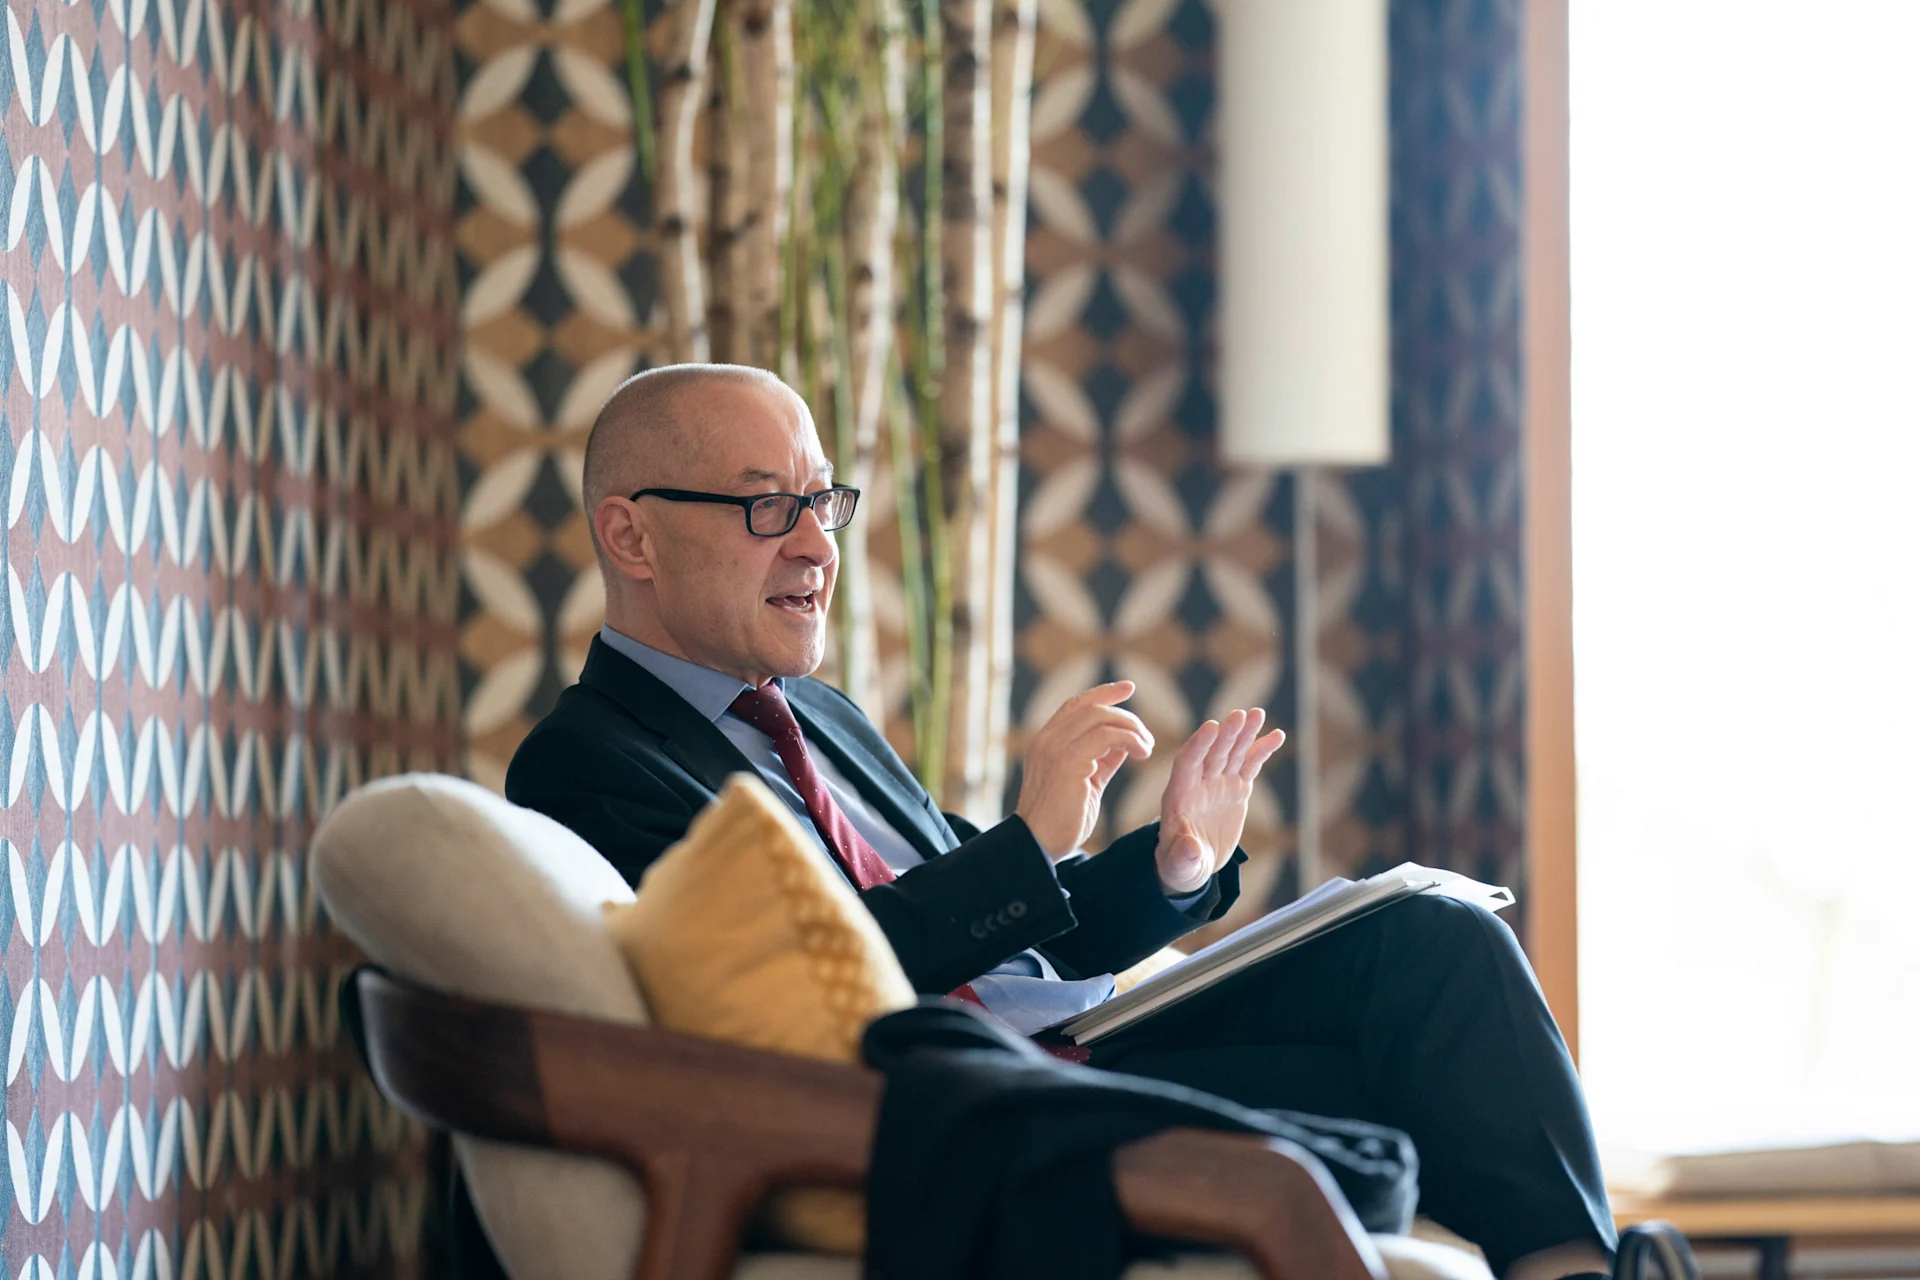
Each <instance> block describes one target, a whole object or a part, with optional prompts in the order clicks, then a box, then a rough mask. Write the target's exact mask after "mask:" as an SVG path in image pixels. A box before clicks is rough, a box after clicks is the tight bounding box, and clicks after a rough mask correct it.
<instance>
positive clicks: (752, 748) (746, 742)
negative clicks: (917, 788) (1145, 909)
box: [600, 626, 1201, 1035]
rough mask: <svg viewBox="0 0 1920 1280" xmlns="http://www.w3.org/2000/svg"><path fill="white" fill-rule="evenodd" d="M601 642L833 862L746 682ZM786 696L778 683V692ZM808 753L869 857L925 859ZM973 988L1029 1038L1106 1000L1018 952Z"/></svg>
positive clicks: (610, 640)
mask: <svg viewBox="0 0 1920 1280" xmlns="http://www.w3.org/2000/svg"><path fill="white" fill-rule="evenodd" d="M600 639H601V640H602V641H603V642H605V644H606V646H607V647H608V648H609V649H612V650H613V651H614V652H615V653H618V654H620V655H621V656H622V657H625V658H629V659H631V660H632V661H634V662H637V663H639V664H640V666H641V667H643V668H645V670H646V671H647V673H648V674H649V675H651V676H652V677H653V678H654V679H656V680H658V681H659V682H660V683H661V684H664V685H666V686H667V688H669V689H671V690H673V691H674V692H675V693H677V694H679V695H680V696H681V697H682V698H685V699H686V700H687V702H688V703H689V704H690V705H691V706H692V707H693V709H694V710H695V711H698V712H699V713H700V714H701V715H703V716H705V717H706V718H707V719H709V720H711V721H712V722H713V723H714V726H715V727H716V728H718V729H719V730H720V732H721V733H723V734H725V735H726V736H727V741H729V742H731V743H733V745H734V746H736V747H738V748H739V749H740V754H742V755H744V756H745V757H746V758H747V762H748V763H749V764H751V765H752V766H753V767H754V770H755V772H757V773H758V774H759V775H760V777H761V779H762V780H763V781H765V782H766V784H767V786H768V787H769V788H771V789H772V791H773V793H774V794H775V795H776V796H779V797H780V799H781V800H782V801H783V802H785V804H786V805H787V807H788V808H790V809H792V810H793V812H794V813H795V814H796V815H797V816H798V817H799V819H800V824H801V826H802V827H804V828H805V829H806V830H807V831H808V832H809V833H810V834H811V835H812V836H813V838H814V840H815V841H817V842H818V843H819V845H820V850H821V852H822V853H823V854H825V855H826V856H828V857H832V856H833V855H832V854H831V853H830V852H829V851H828V849H827V843H826V841H825V840H823V839H821V837H820V833H819V832H818V831H817V830H815V828H814V825H813V819H812V818H811V817H810V816H809V815H808V813H807V804H806V801H804V800H802V799H801V798H800V793H799V791H798V790H796V789H795V788H794V785H793V779H792V778H791V777H790V776H788V774H787V767H786V765H784V764H783V763H781V760H780V753H779V752H778V751H776V750H775V749H774V746H773V739H772V738H769V737H768V736H767V735H766V734H764V733H761V732H760V731H759V730H758V729H756V728H754V727H753V726H752V725H750V724H748V723H747V722H746V721H745V720H742V719H741V718H740V717H739V716H737V715H734V714H733V712H732V711H731V710H730V708H731V707H732V706H733V700H734V699H735V698H737V697H739V696H740V695H741V694H742V693H743V692H745V691H746V689H747V685H746V684H744V683H742V682H741V681H740V680H738V679H736V678H735V677H733V676H730V675H725V674H723V673H721V672H718V671H714V670H711V669H709V668H707V667H703V666H700V665H698V664H697V663H692V662H688V661H687V660H686V659H684V658H676V657H673V656H672V655H670V654H665V653H661V652H660V651H659V650H658V649H653V648H649V647H648V646H647V645H644V644H641V643H640V642H639V641H638V640H635V639H634V638H633V637H632V636H629V635H626V634H624V633H622V632H619V631H615V630H614V629H613V628H612V627H607V626H603V627H601V628H600ZM785 690H786V685H785V683H784V682H783V683H782V684H781V691H782V692H785ZM803 732H804V731H803ZM807 754H808V755H809V756H811V757H812V758H813V767H814V768H815V769H816V770H818V771H819V774H820V780H821V781H822V782H825V783H826V784H827V790H828V791H829V792H831V793H832V795H833V801H834V803H835V804H837V805H839V806H840V810H841V812H843V813H845V814H846V815H847V820H848V821H849V822H851V823H853V825H854V829H855V830H857V831H858V832H859V833H860V835H861V837H862V838H864V839H865V840H866V842H867V843H868V844H870V845H872V846H873V850H874V852H875V853H877V854H879V855H880V857H881V859H882V860H883V861H884V862H885V863H886V864H887V865H888V866H889V867H892V868H893V870H894V871H895V872H901V871H905V870H907V869H908V868H910V867H916V866H919V865H920V863H922V862H924V861H925V859H924V858H922V857H921V856H920V853H919V851H918V850H917V849H915V848H914V847H913V846H912V845H911V844H909V843H908V842H907V840H906V838H905V837H903V836H902V835H901V834H900V833H899V832H898V831H896V830H894V827H893V824H892V823H890V822H888V821H887V820H886V818H884V817H883V816H881V814H880V813H879V812H878V811H877V810H875V809H874V807H873V806H872V805H870V804H868V803H867V798H866V797H865V796H863V795H861V794H860V789H859V788H858V787H856V786H854V785H853V784H852V783H851V782H849V781H848V780H847V777H846V775H845V774H843V773H841V772H840V770H839V769H838V768H837V767H836V766H835V765H834V763H833V759H832V758H831V757H830V756H828V755H827V753H826V752H824V751H809V752H808V753H807ZM835 865H836V866H837V865H838V864H837V863H836V864H835ZM1200 896H1201V895H1199V894H1195V895H1193V897H1192V898H1189V899H1187V900H1185V901H1182V900H1178V899H1176V900H1175V902H1174V905H1175V906H1184V905H1187V904H1188V903H1190V902H1193V901H1198V899H1199V897H1200ZM972 985H973V989H974V992H975V993H976V994H977V995H979V997H980V999H981V1001H982V1002H983V1003H984V1004H985V1005H986V1006H987V1008H988V1009H989V1010H991V1011H992V1012H993V1014H994V1015H995V1016H996V1017H998V1018H999V1019H1000V1020H1001V1021H1003V1022H1005V1023H1007V1024H1008V1025H1009V1026H1011V1027H1013V1029H1014V1030H1016V1031H1018V1032H1020V1033H1021V1034H1022V1035H1032V1034H1033V1033H1034V1032H1036V1031H1039V1030H1041V1029H1043V1028H1045V1027H1050V1026H1052V1025H1053V1024H1054V1023H1056V1022H1061V1021H1064V1020H1065V1019H1067V1018H1071V1017H1075V1016H1076V1015H1078V1014H1082V1013H1085V1012H1086V1011H1087V1010H1088V1009H1091V1008H1092V1007H1093V1006H1094V1005H1096V1004H1099V1003H1100V1002H1101V1001H1102V1000H1106V999H1108V998H1110V997H1111V996H1112V995H1113V975H1112V974H1110V973H1103V974H1100V975H1098V976H1096V977H1092V978H1081V979H1070V978H1062V977H1061V976H1060V975H1059V974H1058V973H1057V972H1055V971H1054V968H1053V966H1052V965H1051V964H1049V963H1048V962H1047V959H1046V957H1045V956H1043V955H1041V954H1040V953H1039V952H1037V951H1023V952H1021V953H1020V954H1019V955H1017V956H1014V957H1013V958H1011V959H1009V960H1007V961H1006V962H1005V963H1003V964H1001V965H999V966H997V967H996V968H994V969H993V970H992V971H991V972H990V973H984V974H982V975H981V976H979V977H978V978H975V979H974V980H973V984H972Z"/></svg>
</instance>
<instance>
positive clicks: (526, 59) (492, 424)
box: [457, 0, 1524, 911]
mask: <svg viewBox="0 0 1920 1280" xmlns="http://www.w3.org/2000/svg"><path fill="white" fill-rule="evenodd" d="M1518 15H1519V3H1518V0H1394V2H1393V3H1392V5H1391V17H1390V21H1391V40H1392V98H1393V101H1392V121H1393V130H1394V139H1393V141H1394V148H1393V200H1394V205H1393V212H1392V228H1393V231H1392V234H1393V253H1394V292H1393V307H1394V376H1395V388H1394V448H1395V456H1394V461H1393V463H1392V464H1391V465H1390V466H1388V467H1384V468H1378V469H1373V470H1369V471H1362V472H1353V473H1347V474H1337V475H1333V476H1330V477H1329V478H1328V480H1327V482H1326V483H1323V484H1321V485H1320V486H1318V488H1319V501H1318V503H1317V513H1318V523H1317V525H1316V532H1317V542H1318V544H1319V554H1318V563H1317V564H1315V565H1314V566H1313V581H1314V589H1315V590H1316V591H1317V592H1318V593H1319V594H1318V602H1319V606H1320V608H1319V613H1320V634H1319V636H1318V637H1317V640H1316V646H1317V650H1318V652H1319V654H1320V663H1321V666H1320V669H1319V671H1318V672H1317V675H1318V677H1319V678H1318V688H1319V703H1320V705H1319V706H1318V707H1317V708H1316V709H1315V714H1316V715H1317V716H1318V717H1319V720H1318V723H1319V727H1320V730H1321V738H1322V750H1321V760H1320V766H1319V769H1318V773H1317V777H1316V779H1315V782H1314V785H1316V786H1317V787H1318V788H1319V796H1320V798H1321V802H1322V803H1321V809H1322V813H1323V823H1324V826H1323V841H1322V845H1323V853H1322V866H1323V870H1325V871H1326V872H1328V873H1339V872H1349V871H1362V870H1372V869H1378V868H1379V867H1381V866H1384V865H1390V864H1391V863H1393V862H1396V861H1399V860H1401V859H1403V858H1408V857H1414V858H1422V859H1426V860H1430V861H1435V862H1441V863H1446V864H1449V865H1455V866H1459V867H1462V868H1463V869H1469V870H1473V871H1475V872H1477V873H1479V874H1484V875H1488V876H1491V877H1495V878H1498V879H1500V880H1502V881H1503V882H1505V883H1509V884H1516V885H1517V884H1518V883H1519V881H1520V879H1521V870H1522V868H1521V823H1522V819H1523V808H1524V804H1523V797H1524V780H1523V778H1522V777H1521V742H1520V727H1521V723H1522V715H1523V706H1524V704H1523V702H1522V699H1523V696H1524V690H1523V685H1522V678H1521V667H1520V653H1521V646H1520V634H1519V592H1520V589H1521V584H1520V581H1519V572H1520V571H1519V560H1520V550H1519V548H1520V541H1519V538H1520V528H1519V517H1520V506H1519V503H1520V499H1521V495H1520V492H1519V437H1518V419H1517V414H1518V403H1519V401H1518V395H1519V390H1518V386H1519V369H1518V360H1519V328H1518V322H1519V278H1518V271H1519V262H1520V240H1519V222H1518V199H1519V172H1518V170H1519V146H1520V139H1519V129H1518V106H1519V98H1518V88H1519V86H1518V66H1519V39H1518V30H1517V26H1518V20H1519V18H1518ZM457 30H458V46H459V57H460V60H461V65H460V74H461V80H462V85H463V88H462V92H461V99H460V108H459V115H460V123H459V135H458V136H459V140H460V177H461V187H460V192H459V197H458V199H459V211H460V212H459V228H458V244H459V255H460V270H461V278H462V283H463V289H464V295H463V326H464V330H465V336H466V338H467V343H468V345H467V350H466V357H465V373H466V379H465V390H464V393H463V400H462V407H461V469H462V483H463V490H462V491H463V495H464V498H463V502H464V506H463V511H462V533H463V537H464V540H465V541H464V552H463V556H464V567H465V578H464V581H465V590H464V593H463V597H462V612H461V617H462V620H463V621H462V636H461V656H462V685H463V688H464V689H465V690H466V699H465V703H464V706H465V718H466V728H467V730H468V734H469V767H470V769H471V771H472V773H473V775H474V776H475V777H477V778H479V779H480V780H481V781H485V782H491V783H494V784H496V785H497V784H498V780H499V778H500V776H501V774H502V772H503V771H504V768H505V762H506V760H507V758H508V757H509V756H510V755H511V753H512V751H513V748H514V747H515V746H516V745H517V744H518V743H519V741H520V739H521V737H522V736H524V734H525V732H526V730H527V728H528V727H529V726H530V725H531V724H532V723H533V721H534V720H536V719H537V718H538V717H539V715H540V714H541V713H542V712H544V710H545V709H546V707H547V706H549V705H550V704H551V701H552V699H553V697H554V696H555V695H556V694H557V693H558V691H559V690H560V689H561V688H563V687H564V686H565V685H566V684H568V683H570V682H571V681H572V680H573V679H574V677H575V675H576V673H577V671H578V669H579V661H580V654H581V652H582V651H583V649H584V646H585V643H586V640H587V638H588V637H590V635H591V634H592V631H593V628H594V627H595V626H596V625H597V623H598V617H599V609H600V604H601V599H600V594H599V589H598V582H597V578H596V574H595V571H594V569H593V558H592V552H591V548H590V544H589V542H588V537H587V533H586V528H585V522H584V518H583V517H582V516H581V514H580V513H579V510H578V495H577V486H578V469H579V458H580V451H581V449H582V448H583V446H584V442H585V432H586V428H587V427H588V426H589V425H590V422H591V418H592V415H593V412H594V410H595V409H596V408H597V406H598V403H599V400H600V398H601V397H602V396H604V394H605V393H606V391H607V390H608V389H609V388H611V387H612V386H613V385H615V384H616V383H617V382H618V381H619V379H620V378H622V377H624V376H625V375H626V374H627V373H629V372H630V371H632V370H634V369H637V368H641V367H644V365H645V364H646V363H648V362H650V361H651V359H652V357H653V354H654V351H655V345H654V339H653V338H652V336H651V332H650V330H649V327H648V325H649V320H650V316H651V313H652V311H653V298H654V291H653V258H652V249H653V244H652V241H651V238H650V232H649V230H648V229H647V225H646V198H645V196H646V193H645V192H644V190H643V189H642V188H641V186H640V184H639V183H638V181H637V180H636V178H635V175H634V170H633V165H632V161H631V122H630V116H629V111H628V107H627V102H626V99H625V96H624V95H625V84H624V76H623V71H622V68H621V66H620V48H621V42H620V27H619V22H618V19H617V16H616V12H615V10H614V8H613V7H612V5H611V3H610V0H559V2H558V3H555V4H552V5H549V6H539V7H536V6H535V5H534V4H532V3H531V2H530V0H466V3H465V5H464V8H463V11H462V13H461V16H460V18H459V25H458V28H457ZM1217 38H1218V31H1217V19H1216V17H1215V15H1214V13H1213V11H1212V8H1211V6H1210V5H1209V4H1208V3H1206V0H1043V2H1042V3H1041V5H1040V44H1039V48H1038V51H1037V58H1036V92H1035V102H1034V109H1033V134H1034V155H1033V181H1032V194H1031V226H1030V230H1029V240H1028V250H1027V266H1028V274H1029V279H1028V306H1027V342H1026V350H1025V353H1024V367H1023V394H1022V418H1023V438H1022V463H1023V473H1022V480H1021V490H1022V507H1021V521H1022V556H1021V561H1020V581H1019V585H1018V588H1017V591H1018V601H1017V609H1018V631H1019V634H1018V669H1017V674H1016V683H1015V690H1014V699H1015V706H1014V722H1015V739H1016V740H1015V749H1016V751H1017V750H1018V748H1019V745H1020V743H1021V742H1022V741H1024V738H1025V735H1026V734H1027V733H1028V732H1030V731H1031V729H1033V728H1034V727H1037V726H1038V724H1039V723H1040V722H1042V721H1043V720H1044V719H1045V717H1046V715H1047V714H1048V713H1049V712H1050V711H1052V709H1053V708H1054V707H1055V706H1057V705H1058V704H1059V702H1060V701H1061V699H1063V698H1064V697H1066V696H1067V695H1068V694H1070V693H1072V692H1074V691H1076V690H1078V689H1080V688H1083V687H1085V686H1086V685H1088V684H1091V683H1093V682H1095V681H1097V680H1099V679H1102V678H1107V677H1110V676H1116V675H1117V676H1125V677H1126V678H1128V679H1131V680H1134V681H1135V682H1136V683H1137V684H1138V685H1139V692H1138V694H1137V695H1136V696H1135V698H1134V701H1133V706H1134V707H1135V709H1137V710H1138V711H1139V712H1140V714H1141V715H1142V716H1143V717H1144V718H1145V719H1146V720H1147V722H1148V723H1149V724H1150V725H1151V726H1152V727H1153V729H1154V731H1155V732H1156V734H1157V735H1159V736H1160V737H1161V739H1162V740H1163V741H1164V740H1169V739H1177V737H1178V736H1180V735H1182V734H1184V733H1185V732H1186V731H1187V730H1188V729H1190V728H1191V726H1192V725H1193V724H1194V723H1196V722H1197V721H1198V720H1200V719H1202V718H1204V717H1205V716H1207V715H1209V714H1212V713H1213V712H1215V711H1216V710H1219V709H1223V708H1226V707H1230V706H1234V705H1243V704H1246V703H1249V702H1257V703H1262V704H1264V705H1265V706H1267V707H1268V708H1269V709H1270V711H1271V712H1272V713H1273V715H1274V716H1275V717H1276V719H1277V722H1278V723H1281V724H1283V725H1293V724H1297V722H1298V717H1299V714H1300V708H1299V707H1298V706H1297V697H1296V681H1295V678H1294V672H1293V671H1292V662H1291V656H1292V654H1293V653H1294V652H1295V650H1294V645H1295V643H1296V641H1295V638H1294V635H1293V631H1292V622H1293V614H1294V606H1293V601H1294V593H1295V582H1294V572H1295V564H1294V558H1293V548H1292V531H1293V497H1294V493H1293V489H1294V485H1293V480H1292V478H1291V477H1290V476H1287V475H1285V474H1275V473H1271V472H1251V471H1236V470H1231V469H1228V468H1225V467H1223V466H1222V465H1221V464H1220V463H1219V461H1218V459H1217V457H1216V455H1215V451H1214V445H1213V426H1214V402H1213V393H1212V386H1211V378H1212V363H1211V362H1212V350H1213V334H1212V325H1213V297H1214V285H1215V280H1214V274H1213V273H1214V267H1213V255H1212V245H1213V224H1214V217H1215V212H1214V208H1213V203H1212V200H1213V197H1212V180H1213V176H1214V160H1213V155H1212V150H1211V145H1210V141H1209V130H1210V128H1211V119H1212V106H1213V93H1214V87H1213V78H1212V64H1213V53H1212V51H1213V45H1214V41H1215V40H1216V39H1217ZM886 498H887V494H886V493H885V491H884V487H883V488H882V491H881V492H879V493H876V494H875V495H874V499H875V500H874V501H873V502H871V503H869V504H868V505H867V507H866V508H865V509H864V510H863V513H862V514H863V518H864V519H866V520H868V521H871V522H874V523H875V524H876V526H884V525H885V524H886V522H887V521H888V520H889V518H890V504H889V503H888V502H887V501H886ZM878 558H879V560H880V561H881V562H882V563H886V562H893V561H894V557H893V556H892V555H891V554H890V553H889V552H888V551H887V549H886V548H885V547H884V545H883V546H882V548H881V549H880V551H879V552H878ZM882 587H883V589H882V590H881V591H880V592H879V604H880V610H881V620H882V623H883V626H884V625H885V624H886V622H887V619H888V617H889V616H890V615H891V614H892V613H895V612H897V605H893V604H890V594H889V593H888V592H887V591H886V590H885V589H884V584H882ZM888 639H889V643H888V645H887V647H886V652H887V653H888V654H890V655H891V657H892V660H893V663H894V668H893V670H892V672H891V674H892V678H891V679H890V680H889V681H888V683H889V686H890V688H892V689H893V690H894V691H895V692H896V693H897V692H898V691H899V690H900V689H901V688H902V687H903V685H904V681H902V680H901V679H900V678H899V671H898V667H897V664H898V661H899V657H900V652H899V646H898V644H897V643H891V641H892V639H893V638H892V637H891V636H889V637H888ZM1163 777H1164V763H1161V764H1157V765H1154V764H1150V765H1148V766H1146V767H1143V768H1140V769H1137V770H1132V769H1130V770H1127V771H1123V773H1122V775H1121V777H1120V778H1119V779H1118V780H1116V782H1115V784H1114V788H1113V791H1112V793H1111V798H1110V800H1109V803H1108V806H1107V819H1108V821H1109V823H1111V822H1116V821H1117V822H1121V823H1131V822H1134V821H1137V820H1139V819H1141V818H1143V817H1145V816H1149V815H1150V814H1151V813H1152V810H1153V808H1154V806H1155V802H1156V800H1157V797H1158V793H1159V789H1160V783H1161V781H1162V779H1163ZM1300 785H1301V781H1300V777H1299V771H1298V768H1297V763H1296V760H1295V757H1294V755H1293V753H1291V752H1283V753H1282V754H1281V756H1280V757H1278V758H1277V759H1276V761H1275V762H1274V764H1272V765H1270V766H1269V768H1268V772H1267V774H1266V775H1265V786H1264V787H1263V789H1262V790H1261V792H1260V794H1259V795H1258V797H1257V801H1256V804H1255V807H1254V810H1253V812H1252V815H1251V817H1250V820H1249V825H1248V844H1249V847H1250V848H1251V849H1253V850H1254V851H1255V857H1254V860H1253V862H1252V864H1251V866H1250V867H1249V877H1248V881H1249V892H1248V894H1247V898H1246V907H1245V910H1247V911H1252V910H1254V909H1256V908H1258V907H1259V906H1260V904H1262V903H1264V902H1267V901H1269V900H1271V899H1272V898H1274V897H1276V896H1278V897H1285V896H1290V895H1291V893H1292V892H1293V891H1294V888H1295V886H1294V876H1293V874H1292V872H1291V855H1292V851H1293V847H1294V843H1295V833H1294V825H1293V824H1294V817H1295V814H1296V813H1297V808H1298V806H1297V803H1296V799H1297V795H1298V788H1299V786H1300Z"/></svg>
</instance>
